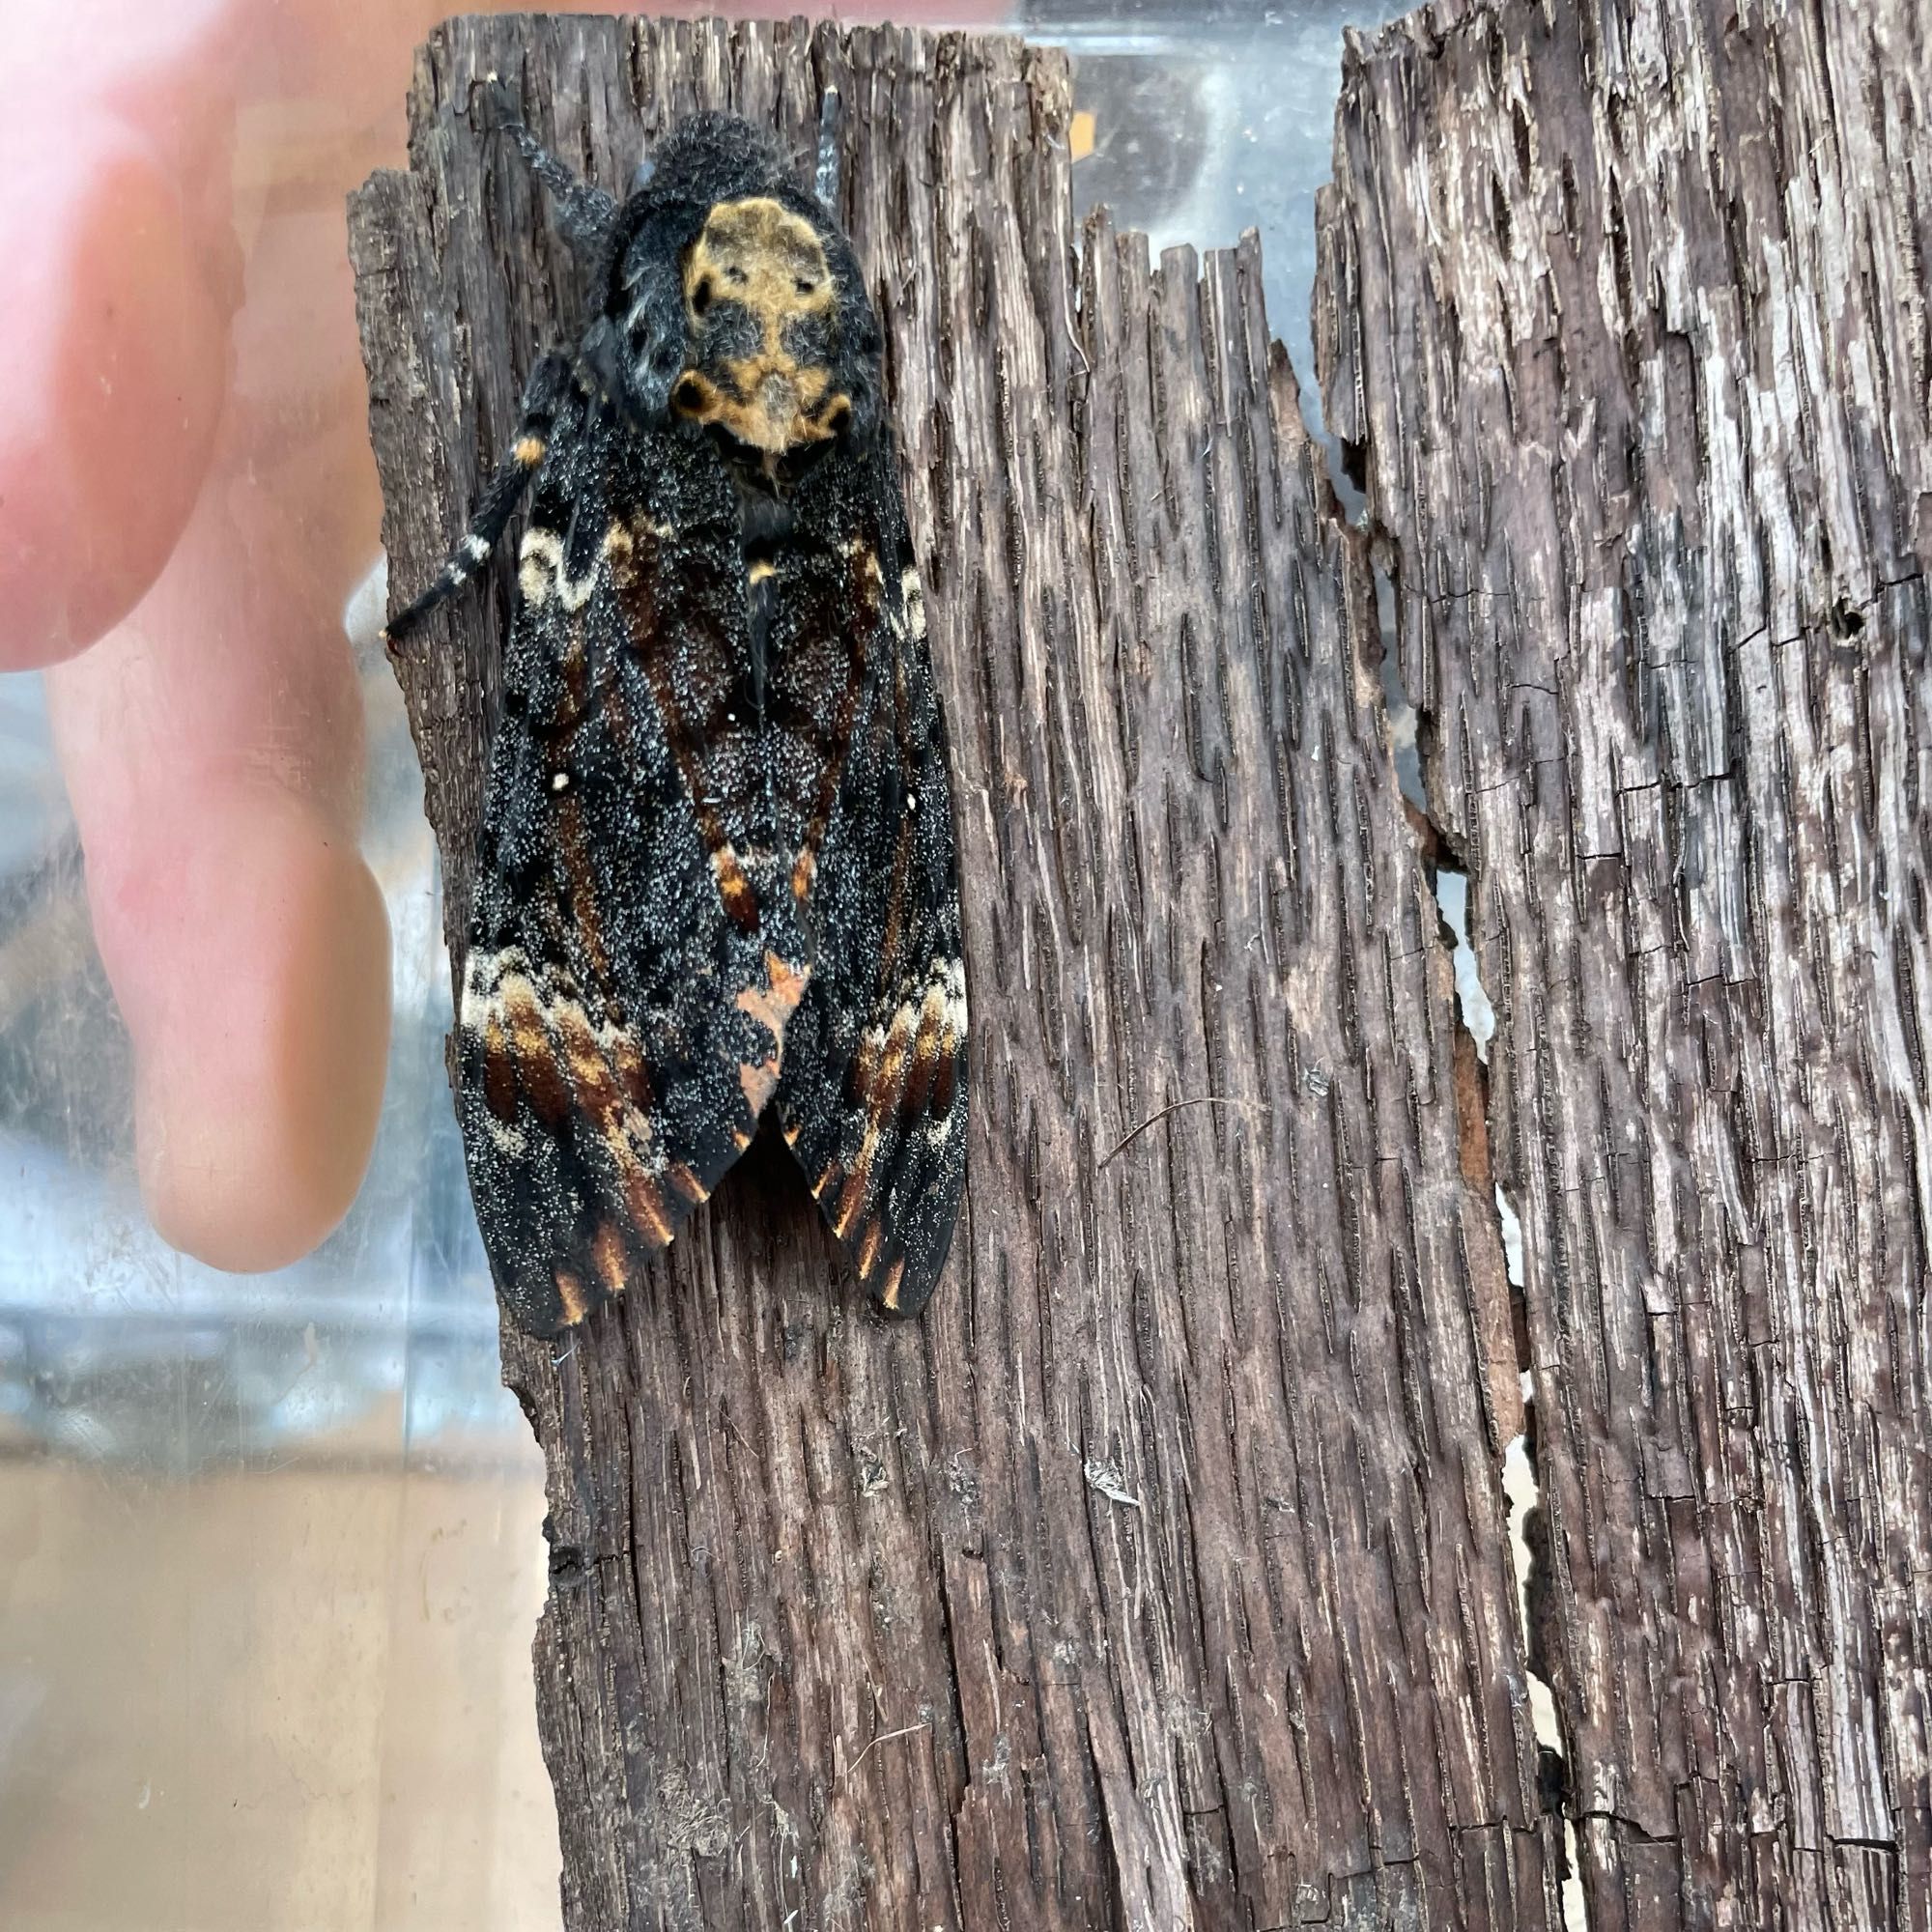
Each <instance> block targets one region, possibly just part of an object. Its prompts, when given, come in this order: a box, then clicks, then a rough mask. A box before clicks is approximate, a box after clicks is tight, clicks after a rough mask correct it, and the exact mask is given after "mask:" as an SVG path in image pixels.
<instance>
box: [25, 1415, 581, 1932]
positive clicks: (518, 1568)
mask: <svg viewBox="0 0 1932 1932" xmlns="http://www.w3.org/2000/svg"><path fill="white" fill-rule="evenodd" d="M397 1426H398V1425H397V1418H396V1417H395V1416H394V1415H393V1414H391V1415H389V1416H387V1417H384V1416H381V1415H372V1416H371V1417H370V1418H368V1421H367V1424H366V1426H364V1427H363V1428H359V1429H358V1430H357V1432H356V1435H355V1436H352V1437H349V1438H346V1439H343V1440H340V1441H336V1442H333V1443H318V1444H313V1445H310V1446H308V1447H306V1448H305V1449H304V1450H303V1451H302V1453H301V1454H300V1455H299V1456H298V1457H296V1458H294V1459H292V1460H287V1461H284V1462H282V1463H280V1465H279V1466H262V1467H252V1466H246V1467H241V1468H235V1467H230V1468H226V1469H223V1470H220V1471H219V1472H217V1473H213V1474H209V1475H204V1476H200V1477H195V1478H191V1479H186V1480H181V1481H173V1480H167V1479H160V1478H156V1479H153V1480H145V1481H135V1480H132V1479H130V1478H129V1476H128V1472H127V1471H126V1470H125V1469H120V1470H115V1471H113V1472H111V1473H104V1472H102V1471H100V1470H98V1469H95V1468H91V1467H88V1466H85V1465H81V1464H76V1463H71V1462H66V1461H56V1460H52V1459H49V1458H47V1457H45V1456H43V1455H41V1454H39V1453H37V1452H33V1451H28V1452H26V1453H20V1454H14V1455H8V1454H7V1453H5V1446H4V1444H0V1900H4V1910H0V1920H4V1923H5V1924H6V1926H7V1928H8V1932H361V1928H365V1927H367V1928H371V1932H377V1928H380V1932H390V1928H402V1927H410V1928H412V1932H444V1928H447V1932H456V1928H459V1927H461V1928H464V1932H475V1928H485V1927H487V1928H490V1932H552V1928H554V1926H555V1925H556V1923H557V1920H558V1908H557V1894H556V1871H557V1852H556V1824H555V1818H554V1813H553V1810H552V1806H551V1792H550V1779H549V1776H548V1775H547V1774H546V1773H545V1770H544V1767H543V1762H542V1759H541V1756H540V1755H539V1752H538V1748H537V1740H536V1722H535V1717H534V1706H533V1702H532V1690H531V1680H530V1665H529V1654H530V1640H531V1637H532V1635H533V1634H534V1631H535V1627H536V1618H537V1612H538V1609H539V1607H540V1606H541V1603H542V1593H543V1566H542V1559H541V1552H542V1549H543V1542H542V1536H541V1529H540V1524H541V1520H542V1489H541V1464H540V1462H539V1459H538V1457H537V1453H536V1449H535V1446H534V1444H531V1445H529V1447H528V1450H527V1455H526V1457H523V1458H521V1459H518V1460H517V1461H516V1463H515V1465H514V1466H506V1465H505V1461H504V1459H505V1456H506V1454H513V1453H514V1452H513V1451H506V1449H505V1444H504V1440H503V1438H502V1437H500V1436H498V1437H495V1438H493V1439H492V1440H491V1441H490V1442H488V1443H487V1444H480V1445H478V1448H477V1451H476V1453H474V1454H473V1455H469V1456H466V1454H465V1453H464V1450H463V1447H462V1445H461V1444H451V1443H447V1442H443V1441H439V1442H438V1444H437V1454H436V1459H435V1461H434V1463H430V1464H428V1465H427V1466H419V1467H410V1468H406V1469H404V1470H401V1471H399V1470H398V1469H397V1467H396V1464H395V1458H394V1444H395V1441H396V1438H397ZM356 1437H361V1438H362V1440H361V1441H358V1440H357V1439H356ZM364 1442H366V1445H367V1446H366V1449H365V1448H364V1446H363V1445H364ZM384 1447H386V1452H387V1453H386V1454H385V1453H384Z"/></svg>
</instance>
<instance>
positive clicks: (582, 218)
mask: <svg viewBox="0 0 1932 1932" xmlns="http://www.w3.org/2000/svg"><path fill="white" fill-rule="evenodd" d="M490 123H491V126H492V127H493V128H496V129H497V131H498V132H500V133H504V134H507V135H509V137H510V138H511V140H513V141H514V142H516V144H517V152H518V153H519V154H520V155H522V156H523V157H524V160H525V161H526V164H527V165H528V167H529V171H530V172H531V174H533V175H535V176H536V178H537V180H538V181H540V182H541V183H542V184H543V185H544V186H545V187H546V188H547V189H548V190H549V192H550V197H551V199H552V200H553V201H554V203H555V204H556V225H557V230H558V232H559V233H560V234H561V235H562V237H563V239H564V240H565V241H568V242H569V243H570V245H571V246H572V247H573V248H575V249H577V250H578V251H579V252H580V253H581V254H584V255H595V254H596V253H597V252H598V250H600V249H601V248H602V247H603V246H604V243H605V242H606V241H609V240H610V237H611V227H612V226H613V224H614V223H615V222H616V219H617V203H616V200H615V198H614V197H612V196H611V195H608V194H606V193H605V192H604V190H603V189H602V188H601V187H596V186H594V185H592V184H591V183H589V182H587V181H580V180H579V179H578V178H577V176H576V175H574V174H572V173H571V171H570V170H569V169H568V168H567V167H566V166H565V165H564V164H563V163H562V162H561V161H560V160H558V159H557V157H556V156H554V155H553V154H552V153H551V151H550V150H549V149H548V148H546V147H545V146H544V145H543V144H542V143H541V142H540V141H539V140H538V139H537V137H536V136H535V135H534V134H532V133H531V132H530V130H529V129H528V128H526V127H525V126H524V122H523V117H522V116H521V115H520V114H519V113H518V112H517V109H516V104H515V101H514V99H513V98H512V96H511V94H510V91H509V89H508V88H506V87H504V86H503V85H502V84H501V83H500V82H497V84H496V85H494V86H493V87H492V88H491V90H490Z"/></svg>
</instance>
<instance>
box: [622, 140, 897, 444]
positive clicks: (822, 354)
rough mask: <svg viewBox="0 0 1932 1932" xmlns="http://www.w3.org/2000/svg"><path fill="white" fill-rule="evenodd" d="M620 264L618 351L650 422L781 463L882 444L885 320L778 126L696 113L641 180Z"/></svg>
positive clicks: (628, 388)
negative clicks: (774, 129) (802, 181)
mask: <svg viewBox="0 0 1932 1932" xmlns="http://www.w3.org/2000/svg"><path fill="white" fill-rule="evenodd" d="M611 277H612V279H611V289H610V296H609V302H608V306H607V309H606V320H605V329H606V337H605V341H606V344H607V345H608V348H607V352H606V353H608V354H609V355H611V359H612V360H613V361H614V362H615V363H616V364H617V365H618V366H617V367H616V369H615V370H614V372H613V373H614V374H615V376H616V377H617V384H616V386H617V387H619V388H620V389H621V391H622V393H623V396H624V399H625V400H626V402H627V404H628V405H629V407H630V409H631V410H632V412H634V413H635V414H637V415H639V417H641V418H642V419H643V420H645V421H650V422H658V421H662V420H663V419H664V417H665V416H666V414H667V413H669V414H672V415H676V416H680V417H683V418H684V419H686V420H687V421H691V422H696V423H704V424H709V425H711V426H713V427H714V428H716V429H717V430H718V431H719V432H721V433H722V434H725V435H726V436H728V437H730V438H732V439H733V440H735V441H736V442H737V443H738V444H740V445H741V446H742V447H744V448H745V449H747V450H750V451H753V452H755V453H757V454H758V455H759V456H761V457H763V458H765V459H766V460H767V461H770V460H773V459H777V458H780V457H784V456H788V455H796V454H798V453H802V452H810V450H812V449H814V448H817V447H822V446H824V445H825V444H827V443H829V442H831V441H833V440H844V441H848V442H849V441H852V440H868V439H869V438H870V436H871V434H872V431H873V427H874V425H875V424H876V422H877V418H878V402H877V396H878V387H879V384H878V369H879V353H880V335H879V327H878V323H877V321H876V319H875V318H874V316H873V314H872V308H871V304H870V303H869V302H868V301H867V298H866V294H865V286H864V282H863V280H862V278H861V276H860V273H859V270H858V265H857V263H856V262H855V260H854V259H853V255H852V250H851V246H850V244H849V243H848V242H847V241H845V238H844V237H843V236H842V235H840V234H839V233H838V229H837V227H836V226H835V225H834V224H833V223H832V221H831V220H830V219H829V218H828V217H827V215H826V213H825V212H824V210H823V209H822V208H820V207H819V205H818V203H817V202H816V201H814V200H813V199H812V198H811V196H810V195H809V194H808V193H806V192H805V190H804V189H803V188H802V187H801V186H800V185H799V183H798V180H797V178H796V176H795V174H794V173H793V170H792V163H791V159H790V156H788V155H787V154H786V153H785V151H784V149H783V148H782V147H781V144H780V143H779V141H778V139H777V137H776V136H775V135H773V134H772V133H771V132H770V131H769V130H768V129H764V128H754V127H753V126H752V125H751V124H749V123H747V122H745V121H741V120H739V119H737V118H736V117H735V116H731V115H724V114H700V115H696V116H693V117H692V118H691V119H690V120H687V121H684V122H681V123H680V124H679V125H678V126H677V127H676V128H673V129H672V130H671V132H670V133H669V134H668V135H667V136H666V138H665V139H664V141H662V142H661V143H660V144H659V146H658V147H657V149H656V151H655V152H654V154H653V155H652V156H651V158H650V160H649V161H648V162H646V163H645V165H644V166H643V167H640V168H639V172H638V176H637V179H636V180H635V181H634V182H633V184H632V192H631V197H630V200H629V201H628V202H627V203H626V205H625V208H624V211H623V214H622V215H621V216H620V218H619V221H618V224H617V239H616V244H615V247H614V249H613V253H612V255H611ZM589 346H590V345H589V344H588V342H587V340H586V348H587V347H589Z"/></svg>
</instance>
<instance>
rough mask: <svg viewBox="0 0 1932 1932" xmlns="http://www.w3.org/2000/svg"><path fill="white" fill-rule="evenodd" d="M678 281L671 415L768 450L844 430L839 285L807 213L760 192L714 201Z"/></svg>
mask: <svg viewBox="0 0 1932 1932" xmlns="http://www.w3.org/2000/svg"><path fill="white" fill-rule="evenodd" d="M683 288H684V311H685V331H686V339H687V342H688V345H689V346H688V349H687V353H686V361H685V370H684V373H683V375H682V376H681V377H680V378H679V379H678V382H677V385H676V386H675V387H674V388H673V389H672V391H671V407H672V408H673V409H675V410H676V411H677V412H679V413H680V414H681V415H685V416H688V417H690V418H691V419H692V420H693V421H696V422H703V423H715V424H717V425H718V426H719V427H720V428H721V429H723V430H725V432H726V433H727V434H728V435H730V436H732V437H734V438H735V439H736V440H738V441H739V442H741V443H744V444H745V445H746V446H747V447H749V448H751V449H755V450H759V451H762V452H763V453H764V454H766V455H768V456H781V455H783V454H785V453H786V452H787V451H790V450H796V449H800V448H802V447H804V446H806V445H808V444H810V443H814V442H826V441H830V440H832V439H833V438H834V437H837V436H838V435H839V434H840V433H841V432H843V431H846V430H848V429H849V428H850V426H851V422H852V409H853V405H852V397H851V395H850V394H849V393H848V391H847V389H846V387H844V386H842V385H841V384H840V380H839V379H840V373H841V364H842V360H843V358H842V357H841V355H840V353H839V352H840V348H841V335H842V333H843V331H842V329H841V327H840V320H841V319H840V315H839V299H838V297H839V291H838V283H837V280H836V279H835V276H834V274H833V268H832V263H831V261H830V259H829V258H828V255H827V250H826V246H825V242H824V241H823V239H822V238H821V237H820V235H819V232H818V230H817V228H816V226H815V225H814V224H813V223H812V222H810V221H809V220H807V218H806V217H805V216H804V215H803V214H801V213H798V212H797V211H796V210H795V209H791V208H787V207H786V206H785V205H784V204H783V203H782V202H781V201H779V200H777V199H776V198H774V197H773V196H770V195H746V196H743V197H741V198H740V199H738V200H735V201H725V202H720V203H718V205H717V206H716V207H714V208H713V209H712V210H711V212H710V213H709V214H708V215H707V216H706V218H705V223H704V227H703V229H702V231H701V232H700V233H699V235H698V237H697V239H696V241H694V242H693V243H692V245H691V247H690V248H689V249H688V250H687V251H686V253H685V257H684V263H683Z"/></svg>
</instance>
